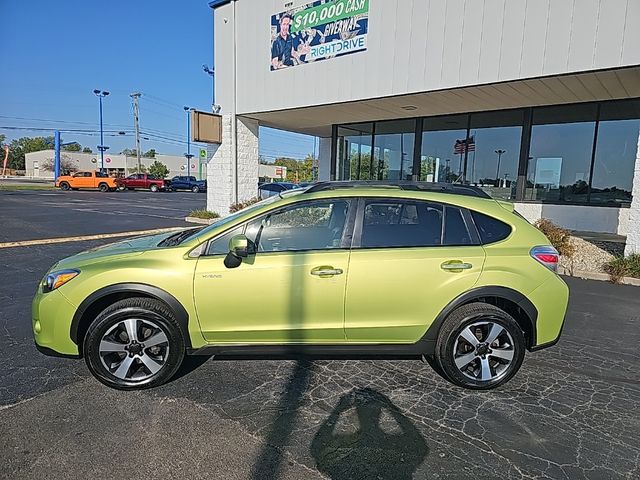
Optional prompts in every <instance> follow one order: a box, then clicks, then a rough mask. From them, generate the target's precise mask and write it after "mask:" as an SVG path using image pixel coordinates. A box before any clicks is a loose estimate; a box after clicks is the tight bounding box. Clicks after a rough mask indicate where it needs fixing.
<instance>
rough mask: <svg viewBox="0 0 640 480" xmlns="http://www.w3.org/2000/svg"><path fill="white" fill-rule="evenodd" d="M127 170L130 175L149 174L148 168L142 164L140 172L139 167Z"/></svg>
mask: <svg viewBox="0 0 640 480" xmlns="http://www.w3.org/2000/svg"><path fill="white" fill-rule="evenodd" d="M127 170H129V173H147V167H146V166H144V165H142V164H140V170H138V166H137V165H136V166H135V167H133V168H127Z"/></svg>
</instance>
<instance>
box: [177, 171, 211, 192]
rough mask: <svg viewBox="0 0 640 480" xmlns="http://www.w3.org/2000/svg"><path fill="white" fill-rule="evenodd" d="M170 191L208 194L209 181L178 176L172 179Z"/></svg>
mask: <svg viewBox="0 0 640 480" xmlns="http://www.w3.org/2000/svg"><path fill="white" fill-rule="evenodd" d="M169 190H173V191H175V190H191V191H192V192H193V193H198V192H206V191H207V181H206V180H196V177H188V176H186V175H185V176H178V177H173V178H172V179H171V183H170V184H169Z"/></svg>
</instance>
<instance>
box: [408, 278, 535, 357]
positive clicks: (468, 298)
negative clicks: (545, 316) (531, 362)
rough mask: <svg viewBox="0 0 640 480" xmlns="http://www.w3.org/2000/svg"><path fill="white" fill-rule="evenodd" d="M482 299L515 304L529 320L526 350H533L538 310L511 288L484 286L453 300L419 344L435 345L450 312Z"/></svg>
mask: <svg viewBox="0 0 640 480" xmlns="http://www.w3.org/2000/svg"><path fill="white" fill-rule="evenodd" d="M483 297H497V298H504V299H505V300H509V301H511V302H513V303H515V304H516V305H518V307H520V308H521V309H522V310H524V312H525V313H526V314H527V317H528V318H529V322H530V328H531V338H529V342H528V345H527V349H528V350H531V349H533V348H535V345H536V339H537V329H536V324H537V321H538V310H537V309H536V307H535V306H534V305H533V303H531V301H530V300H529V299H528V298H527V297H525V296H524V295H523V294H522V293H520V292H518V291H516V290H513V289H511V288H508V287H501V286H485V287H477V288H473V289H471V290H469V291H467V292H465V293H463V294H462V295H460V296H459V297H457V298H455V299H454V300H453V301H451V302H450V303H449V304H448V305H447V306H446V307H444V309H443V310H442V311H441V312H440V313H439V314H438V316H437V317H436V319H435V320H434V321H433V323H432V324H431V325H430V326H429V328H428V329H427V332H426V333H425V334H424V336H423V337H422V339H421V340H420V342H425V343H427V342H428V343H429V344H435V341H436V340H437V338H438V332H439V331H440V326H441V325H442V323H443V322H444V320H445V319H446V318H447V317H448V316H449V315H450V314H451V312H453V311H454V310H455V309H456V308H458V307H460V306H462V305H465V304H467V303H471V302H473V301H475V300H480V299H482V298H483Z"/></svg>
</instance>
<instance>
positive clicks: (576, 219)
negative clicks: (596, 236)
mask: <svg viewBox="0 0 640 480" xmlns="http://www.w3.org/2000/svg"><path fill="white" fill-rule="evenodd" d="M515 207H516V211H517V212H518V213H520V214H521V215H522V216H523V217H524V218H526V219H527V220H529V221H530V222H532V223H533V222H535V221H536V220H539V219H540V218H547V219H549V220H551V221H552V222H553V223H555V224H557V225H560V226H561V227H564V228H567V229H569V230H578V231H583V232H602V233H613V234H617V235H628V233H629V232H628V228H629V213H630V211H631V209H630V208H615V207H593V206H583V205H547V204H540V203H516V204H515Z"/></svg>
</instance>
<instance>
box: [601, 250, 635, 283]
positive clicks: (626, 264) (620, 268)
mask: <svg viewBox="0 0 640 480" xmlns="http://www.w3.org/2000/svg"><path fill="white" fill-rule="evenodd" d="M604 271H605V272H607V273H608V274H609V276H610V277H611V281H612V282H613V283H618V282H620V279H621V278H622V277H633V278H640V253H634V254H633V255H629V256H628V257H618V258H614V259H613V260H611V261H610V262H608V263H607V264H605V266H604Z"/></svg>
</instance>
